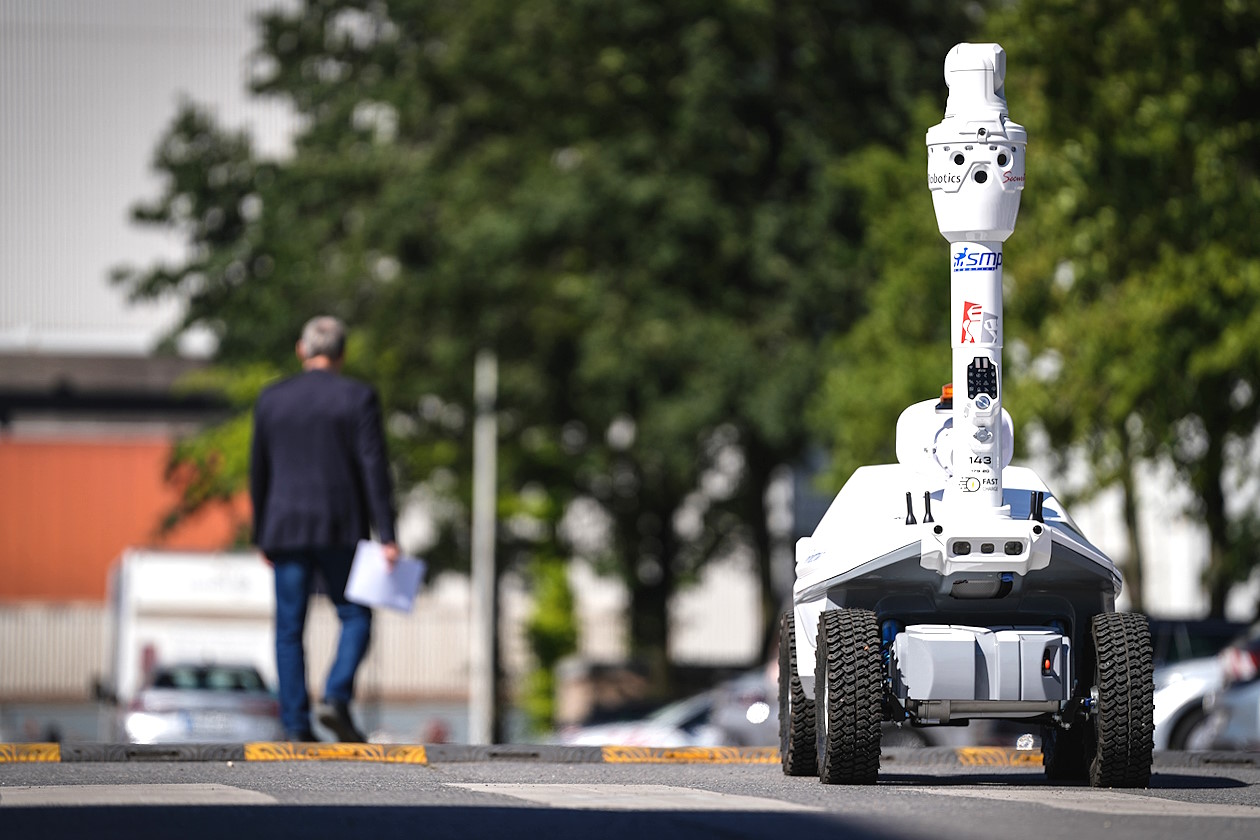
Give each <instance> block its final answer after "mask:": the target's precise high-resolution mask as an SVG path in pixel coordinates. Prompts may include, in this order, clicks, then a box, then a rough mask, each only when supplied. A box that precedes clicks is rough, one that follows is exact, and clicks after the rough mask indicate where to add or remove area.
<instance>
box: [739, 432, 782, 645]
mask: <svg viewBox="0 0 1260 840" xmlns="http://www.w3.org/2000/svg"><path fill="white" fill-rule="evenodd" d="M744 457H745V459H746V467H747V475H746V476H745V481H747V482H748V492H747V499H748V501H747V507H746V512H745V521H746V523H747V525H748V527H749V529H750V530H751V532H752V544H753V545H752V548H753V555H754V556H753V562H754V563H755V564H756V574H757V586H758V589H759V599H758V600H759V601H760V603H761V633H760V634H759V635H760V639H761V647H760V649H759V650H758V652H757V655H758V657H759V658H758V662H765V661H766V660H767V658H768V657H769V656H771V653H772V651H775V650H777V649H778V645H777V642H778V635H777V634H778V626H779V621H778V612H779V605H778V603H777V599H776V598H775V592H774V578H773V575H772V569H771V566H770V564H771V563H772V562H773V560H774V539H773V537H772V535H771V533H770V522H769V511H768V510H767V509H766V491H767V490H768V489H769V487H770V478H771V475H772V474H773V472H774V468H775V464H774V463H772V458H771V457H769V453H768V452H766V451H765V450H763V449H761V448H760V447H758V446H757V445H756V444H755V443H749V444H747V445H746V446H745V454H744Z"/></svg>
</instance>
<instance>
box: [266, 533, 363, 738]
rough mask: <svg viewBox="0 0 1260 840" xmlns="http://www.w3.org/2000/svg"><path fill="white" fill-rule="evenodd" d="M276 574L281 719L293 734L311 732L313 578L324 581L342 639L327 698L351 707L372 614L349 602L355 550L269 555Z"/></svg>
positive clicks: (277, 660) (327, 549)
mask: <svg viewBox="0 0 1260 840" xmlns="http://www.w3.org/2000/svg"><path fill="white" fill-rule="evenodd" d="M267 558H268V559H269V560H271V563H272V566H273V567H274V568H275V574H276V672H277V675H278V677H279V681H280V720H281V722H282V723H283V724H284V728H285V731H286V732H288V733H289V734H291V735H292V734H298V733H303V732H309V731H310V729H311V698H310V694H309V693H308V692H307V688H306V650H305V648H304V646H303V644H302V635H303V633H304V632H305V630H306V607H307V604H308V603H309V600H310V595H311V592H312V590H313V588H314V583H315V576H316V574H317V573H318V574H320V575H322V576H323V579H324V583H325V585H326V586H327V588H328V597H329V598H330V599H331V600H332V602H333V604H334V605H335V606H336V607H337V618H338V619H339V620H340V621H341V636H340V638H339V640H338V642H337V654H336V656H335V657H334V658H333V663H332V668H331V669H329V671H328V681H327V683H326V684H325V686H324V696H323V699H324V700H325V701H327V702H334V703H337V702H340V703H349V702H350V700H351V699H352V698H353V697H354V675H355V673H356V672H357V671H358V669H359V663H360V662H362V661H363V657H364V656H365V655H366V654H367V650H368V643H369V642H370V641H371V639H372V611H371V610H370V609H368V608H367V607H365V606H362V605H361V604H354V603H351V602H350V601H347V600H346V597H345V590H346V579H347V578H349V576H350V561H351V560H353V559H354V549H353V548H308V549H295V550H286V551H271V552H268V553H267Z"/></svg>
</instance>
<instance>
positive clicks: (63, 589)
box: [0, 438, 249, 601]
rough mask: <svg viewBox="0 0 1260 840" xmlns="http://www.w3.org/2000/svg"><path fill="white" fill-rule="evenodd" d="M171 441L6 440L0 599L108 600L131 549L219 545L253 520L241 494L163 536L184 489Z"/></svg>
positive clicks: (0, 463)
mask: <svg viewBox="0 0 1260 840" xmlns="http://www.w3.org/2000/svg"><path fill="white" fill-rule="evenodd" d="M170 449H171V443H170V441H168V440H166V439H162V438H151V439H130V438H129V439H126V440H123V441H119V440H83V439H74V440H64V439H57V440H46V441H41V440H31V439H25V438H24V439H21V440H12V439H9V440H5V439H3V438H0V601H18V600H42V601H103V600H104V599H105V586H106V576H107V573H108V570H109V567H110V565H111V564H112V563H113V561H114V560H115V559H117V557H118V556H119V555H120V554H121V553H122V551H123V549H125V548H127V547H130V546H136V547H140V546H146V547H154V548H177V549H193V550H219V549H224V548H227V547H229V546H230V545H231V544H232V540H233V537H234V536H235V534H236V532H237V529H238V528H239V527H240V526H241V525H242V524H244V523H248V521H249V506H248V504H247V502H246V501H245V499H244V498H242V499H241V500H240V501H239V503H238V504H236V505H235V506H234V507H233V509H232V510H228V509H226V508H224V507H221V506H220V507H218V508H216V509H214V510H207V511H204V512H202V513H201V514H199V515H197V516H196V517H194V518H192V519H189V520H188V521H186V522H184V523H182V524H181V525H180V526H179V527H178V528H177V529H175V530H174V531H173V532H171V533H170V534H169V535H168V536H166V537H160V536H159V535H158V533H157V531H158V526H159V524H160V522H161V520H162V517H163V515H164V514H165V513H166V512H167V511H169V510H170V509H171V507H172V506H173V505H174V503H175V501H176V499H177V498H178V494H177V492H176V491H175V489H174V488H172V487H170V486H168V485H167V484H166V483H165V481H164V478H163V472H164V470H165V468H166V461H167V458H168V456H169V454H170Z"/></svg>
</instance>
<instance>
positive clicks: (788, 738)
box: [779, 611, 818, 776]
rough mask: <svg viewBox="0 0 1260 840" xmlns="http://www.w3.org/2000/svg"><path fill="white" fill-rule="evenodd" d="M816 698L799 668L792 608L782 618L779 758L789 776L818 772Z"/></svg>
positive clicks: (780, 626) (780, 627) (784, 771)
mask: <svg viewBox="0 0 1260 840" xmlns="http://www.w3.org/2000/svg"><path fill="white" fill-rule="evenodd" d="M814 739H815V734H814V701H813V700H811V699H809V698H808V697H806V696H805V689H804V688H802V687H801V677H800V672H799V671H798V670H797V668H796V619H795V616H793V614H792V612H791V611H788V612H786V613H784V614H783V617H782V619H780V621H779V757H780V758H781V759H782V761H783V773H784V775H786V776H812V775H814V774H815V773H817V772H818V752H817V750H818V745H817V744H816V743H815V740H814Z"/></svg>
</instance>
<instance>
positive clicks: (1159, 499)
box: [0, 0, 1260, 741]
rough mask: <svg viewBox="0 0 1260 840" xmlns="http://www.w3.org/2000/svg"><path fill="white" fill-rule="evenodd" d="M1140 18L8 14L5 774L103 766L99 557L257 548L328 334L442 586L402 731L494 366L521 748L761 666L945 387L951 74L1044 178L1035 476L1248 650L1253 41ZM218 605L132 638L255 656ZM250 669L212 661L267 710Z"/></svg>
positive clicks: (414, 718) (1214, 24)
mask: <svg viewBox="0 0 1260 840" xmlns="http://www.w3.org/2000/svg"><path fill="white" fill-rule="evenodd" d="M1150 5H1151V8H1149V9H1146V10H1144V11H1143V12H1142V14H1140V15H1139V14H1138V13H1137V12H1134V11H1132V10H1131V9H1129V8H1128V7H1127V6H1126V5H1125V4H1121V3H1110V2H1080V3H1072V2H1064V1H1063V0H1060V1H1059V2H1040V3H1031V2H1028V3H1022V2H1017V3H1000V4H984V3H974V2H966V3H963V2H945V3H939V2H937V3H928V2H910V3H906V4H899V5H898V7H897V8H896V9H892V8H888V9H885V8H884V7H883V6H882V4H879V3H875V2H871V3H866V2H844V3H839V2H837V3H828V2H822V3H819V2H812V3H806V2H800V3H797V2H790V1H785V2H779V3H759V2H671V3H664V2H649V0H638V2H629V1H627V2H617V3H606V2H582V1H581V0H518V2H498V1H497V0H465V2H414V3H413V2H349V0H345V1H344V2H342V1H341V0H321V1H319V2H316V0H311V2H298V0H293V2H288V3H275V2H266V1H265V0H257V1H255V0H225V2H220V3H215V4H204V3H195V2H191V0H167V1H165V2H163V1H161V0H111V2H108V3H100V2H90V0H47V2H34V0H30V2H23V1H22V0H0V173H2V174H0V184H2V185H3V190H2V191H0V628H3V629H2V631H0V734H2V735H3V738H6V739H38V738H44V737H54V736H55V737H66V738H86V739H95V738H110V737H114V733H113V727H114V726H115V723H116V721H115V715H116V712H117V708H116V706H114V705H112V704H111V703H109V702H106V700H108V699H111V697H110V696H111V695H114V696H113V697H112V699H115V700H117V699H120V698H118V697H117V696H116V695H117V694H118V692H119V689H120V686H119V685H117V678H118V674H119V672H120V671H121V670H126V669H128V668H130V669H132V670H134V669H135V668H136V667H143V666H145V665H146V664H148V665H152V664H154V662H153V658H154V657H156V656H158V655H159V653H160V652H161V651H162V650H163V648H162V647H161V644H162V643H159V642H155V643H152V644H148V645H147V646H146V645H145V644H138V645H137V644H130V646H127V647H126V649H125V650H122V651H121V653H120V646H124V642H122V641H120V639H121V638H122V637H121V636H120V628H121V627H124V626H127V622H128V621H129V619H125V618H124V617H123V613H124V610H125V605H127V604H131V603H132V601H129V600H128V596H127V593H126V592H125V591H124V590H123V589H122V588H121V587H120V585H119V584H118V582H117V575H118V574H119V573H120V572H119V570H120V569H121V568H122V566H123V564H122V563H121V561H122V560H123V558H124V556H125V555H126V553H127V552H128V550H129V549H135V550H136V551H139V552H142V554H143V553H144V552H147V554H144V556H156V557H167V558H168V559H171V558H176V557H183V558H191V559H193V560H195V559H197V558H204V556H206V555H208V556H210V557H212V558H213V557H223V558H224V559H223V560H222V561H221V566H222V567H223V568H227V565H228V564H229V560H228V559H227V558H228V557H229V556H233V557H234V556H235V555H229V554H221V553H222V552H231V551H233V550H237V551H239V550H240V549H242V548H244V546H243V545H242V542H241V540H242V535H243V534H244V529H245V528H246V527H247V524H248V516H249V511H248V505H247V503H246V502H245V500H244V499H243V497H242V495H241V488H242V483H241V482H242V479H243V476H244V469H245V460H244V459H245V457H246V453H247V442H248V428H249V415H248V411H249V407H250V405H251V404H252V400H253V398H254V396H255V395H256V394H257V391H258V389H259V388H261V387H262V385H263V384H264V383H266V382H267V381H270V379H272V378H274V377H276V376H279V375H285V374H288V373H291V372H294V371H295V370H296V363H295V362H294V360H293V359H292V358H291V354H292V345H293V341H294V339H295V337H296V335H297V332H298V330H299V328H300V325H301V324H302V322H304V321H305V320H306V319H307V318H308V317H309V316H311V315H312V314H315V313H318V312H329V313H332V314H336V315H339V316H341V317H343V318H345V319H346V320H347V321H348V322H349V323H350V325H351V327H352V341H351V347H350V372H351V373H352V374H353V375H357V376H361V377H363V378H365V379H369V380H371V381H372V382H374V383H375V384H376V385H377V386H378V387H379V388H380V389H381V392H382V396H383V398H384V400H385V403H386V406H387V409H388V412H389V420H388V427H389V428H388V431H389V433H390V437H391V441H390V446H391V454H392V456H393V457H394V460H395V474H396V477H397V480H398V492H399V502H400V506H401V508H402V519H401V529H402V530H401V535H402V536H401V539H402V542H403V545H404V548H405V549H406V550H408V551H409V552H412V553H416V554H421V555H423V556H425V557H426V558H428V559H429V560H430V563H431V566H432V568H433V574H432V575H431V579H430V581H429V588H428V590H427V591H426V592H425V594H424V595H423V596H422V598H421V601H420V603H419V604H418V605H417V608H416V610H415V612H414V613H413V614H411V615H410V616H406V617H402V616H396V615H392V614H390V615H383V616H382V617H381V624H380V626H379V628H380V629H379V632H378V633H377V635H376V642H375V644H374V649H373V653H372V655H371V658H370V660H369V663H368V665H367V667H366V670H365V672H364V675H363V682H362V684H361V692H360V693H361V695H362V697H363V701H364V702H363V706H364V711H365V714H366V716H367V717H366V724H367V727H368V728H370V729H373V730H374V731H375V735H376V737H377V738H378V739H397V740H412V741H414V740H441V739H447V738H449V739H452V740H461V739H462V738H463V737H465V736H466V731H467V729H466V727H467V723H466V713H465V711H464V705H463V704H464V703H465V701H466V696H467V685H468V657H467V638H468V603H469V586H468V579H467V574H466V571H467V562H468V561H467V555H468V541H469V537H468V524H467V521H468V510H469V498H470V492H471V491H470V486H469V477H470V475H471V469H470V467H471V427H472V418H473V416H474V415H475V413H476V406H475V405H474V401H473V396H472V384H473V383H472V378H473V359H474V357H475V356H476V354H477V353H478V352H482V351H491V352H493V353H495V354H496V356H497V357H498V360H499V365H500V383H499V393H498V400H497V414H498V419H499V445H500V456H499V457H500V474H499V487H498V518H499V523H500V525H499V532H498V557H499V566H500V569H501V580H500V586H499V598H500V658H501V668H502V670H503V673H504V675H505V683H504V708H505V710H507V711H506V712H505V714H506V715H507V716H508V717H509V718H510V719H511V720H510V722H509V727H508V728H509V730H510V732H511V734H512V737H516V738H537V737H545V736H546V733H547V732H548V731H549V729H550V728H551V727H552V726H553V725H555V724H572V723H577V722H580V721H583V720H588V719H591V718H593V717H598V716H599V715H601V714H603V715H611V714H614V713H616V712H617V710H622V711H623V712H624V711H625V710H641V709H643V708H647V707H649V706H652V705H656V704H659V703H661V702H663V701H665V700H667V699H670V698H676V697H679V696H683V695H686V694H688V693H690V692H693V691H698V690H700V689H701V688H704V687H706V686H708V685H711V684H713V683H714V682H716V681H718V680H720V679H722V678H724V677H728V676H731V675H734V674H737V673H741V672H745V671H754V670H757V669H759V668H761V667H762V666H763V664H764V663H765V661H766V659H767V654H768V651H769V650H771V649H773V643H774V639H773V628H774V626H775V624H776V623H777V614H778V612H779V611H780V610H781V609H783V607H784V605H785V603H786V601H787V598H788V597H789V594H790V588H791V583H792V579H793V570H792V553H791V551H792V544H793V542H794V540H795V538H796V537H798V536H801V535H804V534H808V533H810V532H811V531H812V529H813V526H814V524H815V523H816V521H817V519H818V518H819V516H821V513H822V511H823V510H825V506H826V503H827V500H828V499H829V498H830V495H831V494H832V493H834V491H835V490H836V489H837V488H838V487H839V486H840V484H841V483H842V482H843V480H844V478H845V477H846V476H847V475H848V473H849V472H850V471H851V470H852V469H853V467H854V466H856V465H858V464H861V463H870V462H877V461H881V460H885V459H888V458H890V457H891V452H892V445H893V440H892V437H893V426H894V424H895V421H896V417H897V414H898V412H899V411H900V410H901V408H903V407H904V406H905V405H907V404H909V403H911V402H914V401H917V400H920V399H924V398H926V397H928V396H932V395H934V394H936V393H938V392H939V388H940V386H941V384H943V382H944V379H943V377H948V361H947V359H948V353H946V352H945V347H946V346H947V342H948V340H949V337H948V335H947V334H946V332H947V323H948V318H947V317H946V307H947V305H948V303H947V301H948V292H947V289H948V273H947V271H946V252H945V249H944V247H943V246H944V242H943V240H941V239H940V237H939V235H938V234H937V233H936V231H935V227H934V220H933V219H934V217H933V216H932V214H931V202H930V199H929V197H928V192H927V190H926V189H925V188H924V185H923V164H924V158H925V155H924V153H923V132H924V131H925V130H926V128H927V126H929V125H932V124H934V123H935V122H937V121H939V119H940V113H941V110H942V108H943V104H944V96H945V88H944V85H943V84H942V80H941V63H942V61H943V58H944V55H945V52H946V51H947V49H948V48H949V47H950V46H951V45H952V44H953V43H956V42H958V41H961V40H972V41H983V40H996V41H998V42H1000V43H1002V44H1003V46H1004V47H1005V48H1006V50H1007V53H1008V67H1009V70H1010V76H1009V78H1008V83H1007V88H1006V92H1007V97H1008V101H1009V103H1010V109H1011V115H1012V118H1013V119H1015V120H1016V121H1018V122H1021V123H1023V124H1025V125H1027V126H1028V128H1029V133H1030V138H1031V140H1030V146H1029V151H1030V158H1029V188H1028V190H1027V191H1026V194H1025V196H1024V206H1023V209H1022V211H1021V218H1020V225H1019V227H1018V228H1017V231H1016V234H1015V235H1014V236H1013V237H1012V239H1011V240H1010V242H1009V243H1008V247H1007V253H1008V263H1009V266H1008V269H1007V275H1008V276H1007V281H1008V283H1009V284H1010V288H1008V296H1007V306H1008V312H1007V317H1008V319H1009V320H1010V322H1011V323H1010V328H1009V329H1008V330H1007V331H1006V334H1007V341H1008V346H1007V348H1006V352H1007V364H1008V372H1009V373H1010V379H1009V382H1008V384H1009V387H1010V389H1011V391H1010V393H1011V397H1010V399H1009V401H1008V408H1009V409H1010V410H1011V412H1012V414H1013V415H1014V417H1015V420H1016V424H1017V439H1018V444H1019V446H1020V451H1019V454H1018V458H1019V459H1020V460H1021V461H1022V462H1024V463H1028V464H1029V465H1031V466H1034V467H1035V468H1037V469H1038V470H1039V471H1041V472H1042V474H1043V475H1044V476H1045V477H1046V478H1047V479H1048V480H1049V481H1050V483H1051V485H1052V486H1054V487H1056V488H1057V489H1058V492H1059V493H1060V495H1064V496H1066V497H1068V498H1069V499H1071V500H1073V501H1074V504H1073V505H1072V507H1071V510H1072V512H1073V516H1074V517H1075V519H1076V520H1077V521H1078V523H1079V524H1080V525H1081V526H1082V530H1083V531H1084V532H1085V534H1086V535H1087V536H1088V537H1089V538H1090V539H1091V540H1093V541H1094V542H1095V543H1097V544H1098V545H1099V546H1100V547H1101V548H1103V549H1104V550H1105V551H1107V552H1108V553H1110V554H1111V555H1112V556H1113V557H1115V558H1116V559H1117V561H1118V562H1120V563H1121V564H1122V567H1123V569H1124V572H1125V575H1126V579H1127V581H1128V583H1129V587H1128V589H1127V590H1126V594H1125V601H1124V604H1125V605H1126V606H1128V607H1131V608H1135V609H1141V610H1143V611H1145V612H1147V613H1148V614H1150V615H1153V616H1160V617H1201V616H1206V615H1209V614H1211V615H1214V616H1217V617H1229V618H1231V619H1234V620H1236V621H1249V620H1252V619H1254V617H1255V615H1256V605H1257V600H1258V597H1260V579H1258V578H1257V574H1256V572H1255V571H1254V569H1255V567H1256V560H1257V556H1258V554H1257V551H1256V547H1257V535H1258V534H1260V526H1257V521H1258V520H1257V513H1258V509H1257V498H1256V481H1257V477H1258V474H1257V467H1258V466H1260V464H1258V463H1257V452H1256V446H1255V442H1256V437H1255V429H1256V427H1257V425H1260V417H1257V416H1256V415H1257V405H1258V404H1257V400H1256V399H1255V389H1256V388H1257V386H1260V307H1258V306H1257V304H1258V303H1260V245H1258V244H1257V239H1256V237H1255V235H1254V219H1255V218H1260V216H1257V215H1256V211H1257V210H1260V169H1258V168H1257V163H1258V162H1260V161H1258V158H1260V153H1258V152H1257V151H1256V150H1257V149H1260V137H1257V133H1258V132H1260V105H1258V104H1257V103H1260V90H1258V89H1257V88H1260V13H1258V12H1257V11H1256V10H1255V9H1254V8H1251V5H1250V4H1242V3H1235V2H1225V1H1224V0H1222V1H1221V2H1212V3H1207V4H1206V5H1205V4H1200V3H1195V4H1191V3H1189V2H1171V0H1169V1H1167V2H1158V3H1154V4H1150ZM154 552H159V553H156V554H155V553H154ZM237 559H239V558H237ZM189 568H191V567H189ZM111 574H113V575H115V578H114V583H112V584H111ZM190 574H191V573H190ZM245 574H246V578H249V573H245ZM249 580H251V581H252V580H253V578H249ZM225 585H226V584H225ZM241 585H242V586H246V587H249V586H253V587H257V586H258V584H257V583H256V582H254V583H242V584H241ZM177 588H178V587H177V586H174V585H169V586H167V590H168V591H169V590H171V589H177ZM263 588H264V589H265V580H264V581H263ZM249 591H251V592H253V591H255V590H249ZM259 597H261V598H265V593H264V594H260V595H259ZM176 600H177V599H176ZM212 600H213V599H209V600H208V601H207V602H205V603H202V602H196V601H184V602H180V603H179V604H176V605H175V606H172V605H171V604H165V605H164V604H163V603H161V602H160V599H158V601H153V602H144V601H143V599H140V602H139V603H138V606H137V607H136V608H137V610H138V611H139V613H143V614H144V615H145V616H152V615H161V616H165V617H164V618H163V619H162V620H163V621H165V620H167V619H168V618H170V615H169V613H171V612H174V613H175V618H177V619H180V620H184V621H186V622H193V623H195V622H198V621H207V620H208V621H211V624H209V625H195V624H188V625H186V627H187V626H199V627H209V628H210V629H207V630H206V631H205V632H204V633H203V634H202V635H205V636H208V637H211V638H213V637H215V636H216V634H217V633H218V632H219V631H218V630H216V629H214V628H215V627H219V628H222V627H224V626H227V624H225V622H226V623H228V624H230V623H232V622H238V623H239V622H243V621H247V620H252V619H248V618H247V617H245V616H243V615H241V616H230V615H226V614H225V613H224V612H222V609H221V608H220V607H216V606H214V605H213V603H210V601H212ZM171 603H172V604H174V603H175V601H172V602H171ZM132 605H133V606H136V604H132ZM322 606H326V605H322ZM146 609H147V610H149V612H148V613H145V612H144V611H145V610H146ZM216 610H218V612H216ZM216 621H217V622H219V624H217V625H216V624H214V622H216ZM334 625H335V621H334V619H333V618H332V616H331V613H330V612H328V611H324V610H317V611H316V612H315V614H314V615H313V618H312V626H311V629H310V637H309V638H308V650H309V651H311V655H312V674H313V675H316V676H315V678H316V679H318V678H319V675H322V673H323V667H324V662H325V661H326V656H325V654H326V653H330V652H331V641H330V639H331V634H332V633H333V632H334ZM156 626H157V627H158V628H159V629H158V630H156V631H154V632H157V633H158V634H159V637H160V638H162V639H166V640H167V642H166V643H167V644H169V645H171V646H170V647H169V648H168V652H169V653H170V655H176V652H178V655H180V656H192V657H198V656H200V657H210V656H220V655H226V654H225V652H224V650H223V649H222V646H218V647H216V646H215V645H206V646H205V647H204V649H197V648H194V647H189V646H185V647H178V645H175V642H173V641H171V640H172V639H177V638H179V637H180V631H179V630H178V629H172V627H171V625H169V624H159V625H156ZM267 632H269V631H268V630H267V629H266V626H265V622H263V623H262V624H260V625H258V635H259V641H258V644H257V645H255V646H252V647H251V646H246V647H244V648H236V649H233V650H232V651H230V653H231V655H233V656H238V657H243V658H257V659H258V660H259V661H258V662H257V665H258V666H259V668H260V670H261V671H262V672H263V674H264V677H266V678H267V679H269V680H274V665H273V664H272V663H271V662H270V659H269V654H268V652H267V651H268V644H269V642H268V640H267V638H265V634H266V633H267ZM227 635H230V634H227ZM226 637H227V636H226V635H224V638H226ZM260 651H261V652H260ZM120 656H121V657H123V660H125V667H124V665H120V661H122V660H120ZM101 698H105V699H104V700H102V699H101Z"/></svg>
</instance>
